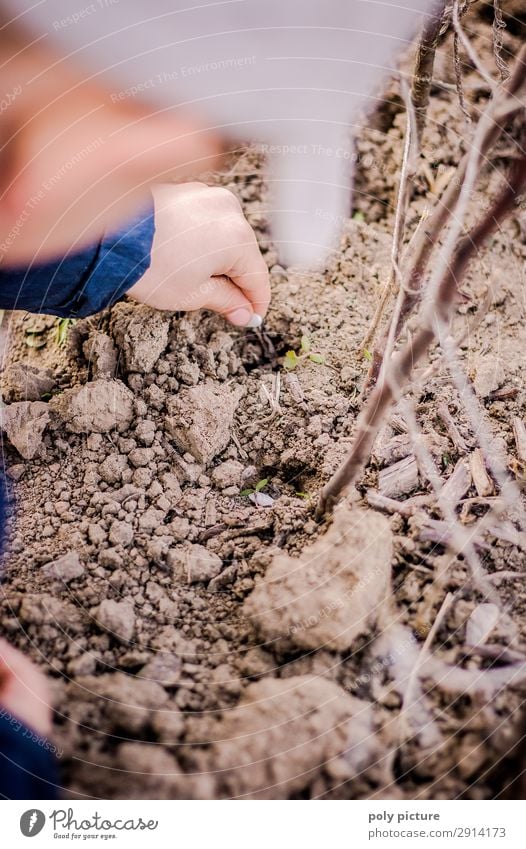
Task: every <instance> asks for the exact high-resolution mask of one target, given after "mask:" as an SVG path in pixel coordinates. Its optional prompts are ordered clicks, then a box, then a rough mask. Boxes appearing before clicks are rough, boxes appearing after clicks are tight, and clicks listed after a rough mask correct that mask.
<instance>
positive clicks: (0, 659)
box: [0, 639, 51, 737]
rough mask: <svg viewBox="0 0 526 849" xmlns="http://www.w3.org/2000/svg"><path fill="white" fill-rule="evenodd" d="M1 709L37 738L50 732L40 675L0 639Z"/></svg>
mask: <svg viewBox="0 0 526 849" xmlns="http://www.w3.org/2000/svg"><path fill="white" fill-rule="evenodd" d="M2 709H4V711H7V713H8V714H10V715H11V717H13V719H18V720H20V722H23V723H24V725H27V726H28V727H29V728H30V729H32V730H33V731H36V733H37V734H39V735H40V736H41V737H45V736H46V735H47V734H49V732H50V730H51V708H50V704H49V692H48V685H47V681H46V679H45V677H44V675H42V673H41V672H40V670H39V669H37V667H36V666H35V665H34V664H33V663H31V661H30V660H28V658H27V657H24V655H23V654H22V652H20V651H17V649H15V648H13V646H11V645H10V644H9V643H7V642H6V641H5V640H1V639H0V711H1V710H2ZM4 715H5V714H4Z"/></svg>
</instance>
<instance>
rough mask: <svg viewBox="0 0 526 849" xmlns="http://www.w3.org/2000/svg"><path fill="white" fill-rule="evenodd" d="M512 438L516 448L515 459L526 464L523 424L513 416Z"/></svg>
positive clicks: (525, 434)
mask: <svg viewBox="0 0 526 849" xmlns="http://www.w3.org/2000/svg"><path fill="white" fill-rule="evenodd" d="M512 425H513V436H514V437H515V445H516V446H517V457H518V458H519V460H522V462H523V463H526V427H524V422H523V420H522V419H519V418H518V416H515V417H514V419H513V422H512Z"/></svg>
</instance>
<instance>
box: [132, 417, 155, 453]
mask: <svg viewBox="0 0 526 849" xmlns="http://www.w3.org/2000/svg"><path fill="white" fill-rule="evenodd" d="M135 436H136V437H137V439H138V441H139V442H140V443H141V444H142V445H146V447H148V448H149V447H150V445H151V444H152V442H153V440H154V439H155V422H152V421H151V419H143V420H142V421H140V422H139V423H138V425H137V426H136V428H135Z"/></svg>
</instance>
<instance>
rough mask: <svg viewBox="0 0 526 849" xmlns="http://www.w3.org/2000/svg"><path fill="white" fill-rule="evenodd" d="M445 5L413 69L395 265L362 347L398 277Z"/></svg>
mask: <svg viewBox="0 0 526 849" xmlns="http://www.w3.org/2000/svg"><path fill="white" fill-rule="evenodd" d="M444 7H445V0H442V2H440V3H439V4H438V5H437V9H436V12H435V14H434V15H433V16H432V17H431V18H430V19H429V20H428V21H426V23H425V24H424V29H423V31H422V37H421V39H420V42H419V44H418V50H417V54H416V59H415V65H414V69H413V84H412V86H411V93H410V96H409V97H408V96H407V95H404V100H405V104H406V114H407V121H406V131H405V142H404V153H403V158H402V167H401V170H400V182H399V185H398V194H397V199H396V210H395V225H394V228H393V242H392V250H391V269H390V272H389V278H388V280H387V283H386V284H385V286H384V289H383V292H382V295H381V297H380V301H379V303H378V306H377V307H376V310H375V313H374V316H373V319H372V321H371V324H370V325H369V329H368V330H367V332H366V334H365V336H364V338H363V339H362V341H361V343H360V350H361V351H364V350H366V349H367V348H368V347H369V345H370V343H371V341H372V340H373V339H374V337H375V335H376V331H377V330H378V326H379V324H380V321H381V319H382V316H383V313H384V310H385V307H386V304H387V301H388V300H389V295H390V294H391V292H392V291H393V286H394V283H395V279H396V277H397V268H398V262H399V258H400V251H401V247H402V241H403V237H404V229H405V219H406V216H407V209H408V206H409V200H410V197H411V181H412V180H413V178H414V176H415V174H416V169H417V164H418V151H419V149H420V142H421V140H422V135H423V132H424V128H425V125H426V118H427V108H428V106H429V94H430V91H431V82H432V80H433V67H434V64H435V54H436V48H437V45H438V41H439V38H440V36H441V35H442V34H443V32H444V31H445V30H444ZM401 83H402V91H403V85H404V81H403V80H402V81H401Z"/></svg>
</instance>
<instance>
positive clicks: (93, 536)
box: [88, 524, 106, 545]
mask: <svg viewBox="0 0 526 849" xmlns="http://www.w3.org/2000/svg"><path fill="white" fill-rule="evenodd" d="M88 539H89V541H90V542H91V543H92V544H93V545H101V543H103V542H104V540H105V539H106V531H105V530H104V528H101V526H100V525H96V524H91V525H88Z"/></svg>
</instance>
